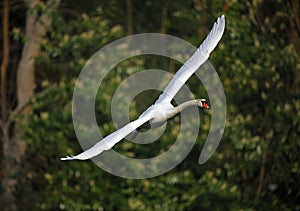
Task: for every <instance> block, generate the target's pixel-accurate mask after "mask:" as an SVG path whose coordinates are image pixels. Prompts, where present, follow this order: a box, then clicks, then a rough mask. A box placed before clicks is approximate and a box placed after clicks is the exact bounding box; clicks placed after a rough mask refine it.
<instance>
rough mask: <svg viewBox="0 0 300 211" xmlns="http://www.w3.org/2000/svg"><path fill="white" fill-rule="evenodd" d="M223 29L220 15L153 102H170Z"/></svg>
mask: <svg viewBox="0 0 300 211" xmlns="http://www.w3.org/2000/svg"><path fill="white" fill-rule="evenodd" d="M224 29H225V17H224V15H222V16H221V17H219V18H218V20H217V22H216V23H215V24H214V26H213V28H212V29H211V31H210V33H209V34H208V35H207V37H206V39H205V40H204V41H203V42H202V44H201V45H200V47H199V48H198V49H197V51H196V52H195V53H194V54H193V55H192V57H191V58H189V59H188V60H187V61H186V62H185V63H184V64H183V65H182V66H181V68H180V69H179V70H178V71H177V73H176V74H175V75H174V77H173V78H172V80H171V82H170V83H169V84H168V85H167V87H166V88H165V89H164V91H163V93H162V94H161V95H160V96H159V98H158V99H157V101H156V102H155V103H167V102H171V100H172V99H173V98H174V96H175V95H176V93H177V92H178V91H179V90H180V88H181V87H182V86H183V84H185V82H186V81H187V80H188V79H189V78H190V77H191V75H192V74H193V73H194V72H196V70H197V69H198V68H199V67H200V65H201V64H203V63H204V62H205V61H206V60H207V59H208V57H209V54H210V53H211V52H212V51H213V49H214V48H215V47H216V46H217V44H218V42H219V41H220V39H221V37H222V35H223V32H224Z"/></svg>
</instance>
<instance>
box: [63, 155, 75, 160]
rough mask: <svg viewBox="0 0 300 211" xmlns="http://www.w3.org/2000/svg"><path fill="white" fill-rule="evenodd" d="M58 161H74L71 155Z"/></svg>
mask: <svg viewBox="0 0 300 211" xmlns="http://www.w3.org/2000/svg"><path fill="white" fill-rule="evenodd" d="M60 160H62V161H65V160H74V157H73V155H71V156H67V157H64V158H60Z"/></svg>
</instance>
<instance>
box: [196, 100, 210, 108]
mask: <svg viewBox="0 0 300 211" xmlns="http://www.w3.org/2000/svg"><path fill="white" fill-rule="evenodd" d="M198 106H199V107H200V108H206V109H209V105H208V104H207V102H206V100H205V99H199V100H198Z"/></svg>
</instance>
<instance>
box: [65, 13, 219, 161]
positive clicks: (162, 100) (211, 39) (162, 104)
mask: <svg viewBox="0 0 300 211" xmlns="http://www.w3.org/2000/svg"><path fill="white" fill-rule="evenodd" d="M224 29H225V17H224V15H222V16H221V17H219V18H218V19H217V22H216V23H215V24H214V26H213V28H212V29H211V31H210V33H209V34H208V36H207V37H206V39H205V40H204V41H203V43H202V44H201V45H200V47H199V48H198V49H197V50H196V52H195V53H194V54H193V55H192V57H191V58H189V59H188V60H187V61H186V62H185V63H184V64H183V65H182V67H181V68H180V69H179V70H178V71H177V73H176V74H175V75H174V77H173V78H172V80H171V82H170V83H169V84H168V85H167V87H166V88H165V89H164V91H163V93H162V94H161V95H160V96H159V98H158V99H157V100H156V102H155V103H154V104H153V105H152V106H150V107H149V108H148V109H147V110H146V111H144V112H143V113H142V114H141V115H140V116H139V118H138V119H137V120H135V121H132V122H130V123H128V124H127V125H125V126H124V127H122V128H120V129H119V130H117V131H115V132H113V133H112V134H110V135H108V136H106V137H105V138H103V139H102V140H100V141H99V142H98V143H96V144H95V145H94V146H92V147H91V148H89V149H88V150H86V151H84V152H82V153H81V154H78V155H76V156H67V157H65V158H61V160H76V159H77V160H87V159H90V158H92V157H95V156H96V155H99V154H100V153H102V152H103V151H104V150H109V149H111V148H112V147H113V146H114V145H115V144H117V143H118V142H119V141H121V140H122V139H123V138H125V137H126V136H127V135H129V134H130V133H133V134H134V133H136V132H138V131H139V130H140V129H142V128H155V127H159V126H161V125H163V124H164V123H165V122H166V121H167V120H168V119H170V118H172V117H174V116H175V115H176V114H178V113H179V112H180V111H182V110H183V109H185V108H187V107H189V106H199V107H201V108H206V109H208V108H209V106H208V104H207V103H206V100H205V99H199V100H191V101H187V102H184V103H182V104H180V105H178V106H177V107H174V106H173V105H172V104H171V100H172V99H173V98H174V96H175V95H176V93H177V92H178V91H179V90H180V88H181V87H182V86H183V84H185V82H186V81H187V80H188V79H189V78H190V77H191V75H192V74H193V73H194V72H195V71H196V70H197V69H198V68H199V67H200V65H202V64H203V63H204V62H205V61H206V60H207V59H208V57H209V54H210V53H211V52H212V51H213V49H214V48H215V47H216V46H217V44H218V42H219V41H220V39H221V37H222V35H223V32H224Z"/></svg>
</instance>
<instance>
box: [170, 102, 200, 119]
mask: <svg viewBox="0 0 300 211" xmlns="http://www.w3.org/2000/svg"><path fill="white" fill-rule="evenodd" d="M197 105H198V100H189V101H187V102H184V103H181V104H180V105H178V106H176V107H174V108H173V109H172V111H171V112H170V113H168V114H167V118H168V119H170V118H173V117H174V116H176V115H177V114H178V113H180V112H181V111H182V110H184V109H186V108H188V107H191V106H197Z"/></svg>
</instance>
